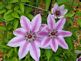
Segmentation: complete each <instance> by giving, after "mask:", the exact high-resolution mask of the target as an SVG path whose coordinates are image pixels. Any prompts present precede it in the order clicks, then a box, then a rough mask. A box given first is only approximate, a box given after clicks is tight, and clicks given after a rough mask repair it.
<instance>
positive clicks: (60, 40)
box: [57, 36, 68, 49]
mask: <svg viewBox="0 0 81 61" xmlns="http://www.w3.org/2000/svg"><path fill="white" fill-rule="evenodd" d="M57 41H58V44H59V46H61V47H62V48H64V49H68V45H67V43H66V42H65V40H64V38H63V37H61V36H60V37H58V38H57Z"/></svg>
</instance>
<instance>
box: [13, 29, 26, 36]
mask: <svg viewBox="0 0 81 61" xmlns="http://www.w3.org/2000/svg"><path fill="white" fill-rule="evenodd" d="M25 33H26V30H24V29H23V28H18V29H16V30H15V31H14V32H13V34H14V35H15V36H24V35H25Z"/></svg>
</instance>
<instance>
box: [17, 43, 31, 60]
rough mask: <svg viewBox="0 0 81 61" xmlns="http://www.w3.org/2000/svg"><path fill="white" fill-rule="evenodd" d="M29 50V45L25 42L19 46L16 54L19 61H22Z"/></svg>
mask: <svg viewBox="0 0 81 61" xmlns="http://www.w3.org/2000/svg"><path fill="white" fill-rule="evenodd" d="M29 48H30V44H29V43H28V42H26V41H25V42H24V43H23V45H21V46H20V48H19V52H18V56H19V59H22V58H24V57H25V56H26V55H27V53H28V51H29Z"/></svg>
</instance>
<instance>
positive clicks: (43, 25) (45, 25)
mask: <svg viewBox="0 0 81 61" xmlns="http://www.w3.org/2000/svg"><path fill="white" fill-rule="evenodd" d="M46 27H47V24H42V25H41V27H40V29H39V31H43V30H44V28H46Z"/></svg>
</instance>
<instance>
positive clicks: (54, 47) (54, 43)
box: [50, 39, 58, 52]
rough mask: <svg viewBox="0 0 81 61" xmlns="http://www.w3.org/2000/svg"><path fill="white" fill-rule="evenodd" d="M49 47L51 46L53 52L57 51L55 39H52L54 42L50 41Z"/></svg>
mask: <svg viewBox="0 0 81 61" xmlns="http://www.w3.org/2000/svg"><path fill="white" fill-rule="evenodd" d="M50 46H51V48H52V50H53V51H54V52H56V51H57V49H58V42H57V40H56V39H54V40H53V39H52V40H51V43H50Z"/></svg>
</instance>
